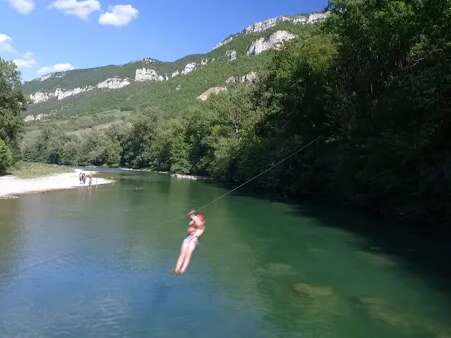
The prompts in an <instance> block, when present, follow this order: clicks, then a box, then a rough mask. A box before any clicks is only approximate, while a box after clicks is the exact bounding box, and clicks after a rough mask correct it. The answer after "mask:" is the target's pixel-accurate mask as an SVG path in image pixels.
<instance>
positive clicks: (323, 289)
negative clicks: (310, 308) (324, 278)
mask: <svg viewBox="0 0 451 338" xmlns="http://www.w3.org/2000/svg"><path fill="white" fill-rule="evenodd" d="M293 289H294V291H296V293H298V294H300V295H302V296H305V297H311V298H317V297H329V296H333V295H334V290H333V289H332V288H330V287H327V286H319V285H312V284H307V283H296V284H294V285H293Z"/></svg>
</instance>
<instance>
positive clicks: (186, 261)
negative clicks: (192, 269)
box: [180, 244, 195, 274]
mask: <svg viewBox="0 0 451 338" xmlns="http://www.w3.org/2000/svg"><path fill="white" fill-rule="evenodd" d="M194 249H195V246H194V245H193V244H191V245H190V246H189V247H188V250H187V252H186V253H185V257H184V260H183V263H182V267H181V269H180V273H181V274H184V273H185V271H186V269H187V268H188V266H189V263H190V262H191V256H192V255H193V252H194Z"/></svg>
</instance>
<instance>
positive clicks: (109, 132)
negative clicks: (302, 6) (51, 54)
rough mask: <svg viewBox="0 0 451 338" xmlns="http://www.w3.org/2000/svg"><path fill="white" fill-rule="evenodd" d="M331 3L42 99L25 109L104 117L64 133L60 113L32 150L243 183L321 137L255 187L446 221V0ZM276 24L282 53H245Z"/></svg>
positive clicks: (449, 79)
mask: <svg viewBox="0 0 451 338" xmlns="http://www.w3.org/2000/svg"><path fill="white" fill-rule="evenodd" d="M328 10H329V12H330V15H329V16H328V18H327V19H326V20H325V21H324V22H322V23H319V24H314V25H296V24H293V23H291V22H279V23H278V24H277V26H276V27H271V28H270V29H268V30H265V31H264V32H259V33H250V34H241V35H239V37H234V38H233V39H232V40H231V41H230V42H229V43H228V44H226V45H224V46H221V47H219V48H218V49H215V50H214V51H213V52H212V53H211V54H208V58H209V59H210V58H211V59H213V58H214V59H215V61H214V62H212V63H207V64H206V65H205V66H204V67H199V69H197V71H195V72H192V74H190V75H189V76H177V77H175V78H174V79H170V80H168V81H159V82H144V83H133V84H130V85H128V86H126V87H124V88H123V89H120V90H111V91H99V90H97V89H95V90H92V91H89V92H87V93H85V94H82V95H77V96H73V97H70V98H67V99H66V100H67V101H66V100H61V101H57V100H54V99H52V100H48V101H46V102H45V103H43V104H41V105H36V106H33V107H31V109H30V112H41V113H44V112H45V113H47V114H55V121H58V118H60V116H66V118H67V117H69V118H70V119H73V120H77V121H79V120H78V119H79V118H80V116H83V114H90V115H89V116H90V119H94V118H97V119H99V121H98V122H101V123H98V124H99V125H102V123H103V127H102V128H98V129H96V130H91V131H87V132H81V133H80V132H76V131H75V130H72V131H73V132H72V133H68V129H66V127H69V126H70V123H67V122H64V121H60V125H61V126H62V127H61V128H56V127H55V126H56V125H57V124H55V123H53V124H52V123H44V122H42V121H39V122H34V123H35V126H38V127H39V129H40V131H39V132H38V133H36V129H35V133H36V134H35V138H29V139H28V141H27V142H25V144H24V147H23V156H24V157H25V158H26V159H29V160H39V161H46V162H51V163H63V164H95V165H109V166H127V167H131V168H151V169H154V170H164V171H171V172H181V173H192V174H207V175H211V176H214V177H217V178H219V179H222V180H224V181H227V182H230V183H239V182H243V181H244V180H246V179H248V178H250V177H252V176H253V175H255V174H257V173H259V172H261V171H262V170H264V169H266V168H267V167H269V166H271V165H272V164H273V163H275V162H277V161H278V160H280V159H282V158H284V157H285V156H287V155H288V154H290V153H292V152H293V151H295V150H297V149H299V147H301V146H302V145H303V144H306V143H307V142H309V141H311V140H313V139H315V138H317V137H320V139H319V140H318V142H316V143H315V144H314V145H313V146H312V147H310V148H308V149H306V150H305V152H303V153H302V154H300V155H299V156H297V157H295V158H293V159H292V160H290V161H289V162H287V163H286V164H284V165H283V166H280V167H278V168H276V169H274V170H273V171H271V172H270V173H269V174H267V175H265V176H263V177H261V178H260V179H258V180H257V181H255V182H254V185H253V187H254V188H255V189H257V190H261V191H270V192H272V193H275V194H277V195H278V196H294V197H305V196H310V197H326V198H329V199H334V200H337V201H342V202H346V203H351V204H357V205H361V206H364V207H366V208H369V209H371V210H373V211H376V212H379V213H386V214H391V215H393V214H396V215H398V216H401V217H404V218H406V219H414V220H422V221H429V222H434V223H439V224H445V223H448V224H449V222H450V221H451V212H450V210H451V126H450V103H451V60H450V57H451V29H450V22H451V1H450V0H424V1H407V0H398V1H395V0H385V1H378V0H365V1H351V0H334V1H332V2H331V4H330V8H329V9H328ZM281 27H283V30H286V31H289V32H291V33H293V34H294V33H295V34H296V38H295V39H291V40H290V41H285V42H284V44H283V45H284V48H282V50H280V51H278V52H276V51H270V52H265V53H261V54H259V55H256V56H253V55H247V52H248V51H249V48H250V47H251V45H252V43H253V42H254V41H255V40H256V39H258V38H260V37H262V35H264V37H266V38H267V37H268V36H270V35H271V34H273V33H275V32H276V31H279V30H281V29H282V28H281ZM293 27H294V28H293ZM290 29H291V30H290ZM228 50H236V51H237V55H238V57H237V60H235V61H231V59H230V55H226V51H228ZM199 58H205V55H204V56H199ZM198 62H199V63H201V61H198ZM183 63H184V62H183ZM161 66H162V67H163V66H166V65H165V64H161ZM124 67H126V66H124ZM176 68H177V67H176ZM174 69H175V68H174ZM171 70H173V69H171ZM167 71H169V69H168V70H167ZM251 71H256V72H258V78H259V80H258V81H257V82H255V81H240V80H239V79H238V80H237V79H236V78H233V79H231V80H229V81H228V83H227V90H225V91H222V92H221V93H220V94H218V95H212V96H210V98H209V99H208V100H206V101H205V102H202V101H200V100H197V99H196V97H197V96H198V95H200V94H201V93H202V92H203V91H205V90H206V89H208V88H210V87H213V86H225V82H226V80H228V79H230V77H231V76H234V77H235V76H238V77H240V76H243V75H245V74H246V73H248V72H251ZM160 72H161V71H160ZM75 74H77V73H75ZM67 76H69V75H67ZM129 76H130V75H129ZM99 79H100V78H97V79H95V80H93V81H94V82H95V81H98V80H99ZM94 82H92V83H94ZM86 84H87V85H88V83H86ZM74 85H75V84H74ZM77 85H80V83H77ZM27 86H28V87H27ZM27 86H25V88H26V90H27V91H29V90H30V89H29V88H31V84H29V85H27ZM48 88H50V87H48ZM52 89H53V88H52ZM28 93H30V92H28ZM82 98H83V99H82ZM121 112H122V113H123V115H122V116H121V115H120V114H121ZM65 114H67V115H65ZM102 114H112V115H111V116H115V118H114V119H115V120H117V118H118V117H119V118H122V120H121V121H123V123H120V124H112V125H111V124H110V125H109V124H108V123H109V122H112V121H113V119H104V120H102ZM108 116H110V115H108ZM69 121H70V120H69ZM64 123H67V124H66V125H65V124H64ZM29 130H30V129H29Z"/></svg>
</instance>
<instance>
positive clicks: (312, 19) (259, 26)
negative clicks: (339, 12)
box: [244, 12, 329, 34]
mask: <svg viewBox="0 0 451 338" xmlns="http://www.w3.org/2000/svg"><path fill="white" fill-rule="evenodd" d="M328 14H329V13H328V12H325V13H311V14H307V15H297V16H279V17H276V18H271V19H268V20H264V21H260V22H256V23H254V24H253V25H251V26H249V27H246V29H245V30H244V32H245V33H247V34H249V33H261V32H264V31H266V30H268V29H270V28H273V27H274V26H276V25H277V24H278V23H280V22H287V21H288V22H292V23H295V24H312V23H317V22H320V21H322V20H324V19H326V18H327V16H328Z"/></svg>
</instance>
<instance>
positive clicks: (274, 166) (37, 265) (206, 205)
mask: <svg viewBox="0 0 451 338" xmlns="http://www.w3.org/2000/svg"><path fill="white" fill-rule="evenodd" d="M320 138H321V136H318V137H316V138H315V139H313V140H312V141H310V142H309V143H307V144H305V145H303V146H301V147H300V148H298V149H297V150H295V151H293V152H292V153H291V154H290V155H288V156H286V157H284V158H283V159H281V160H280V161H278V162H276V163H274V164H273V165H271V166H270V167H268V168H266V169H265V170H263V171H262V172H260V173H259V174H257V175H255V176H253V177H251V178H250V179H248V180H247V181H245V182H243V183H241V184H240V185H238V186H236V187H235V188H233V189H231V190H229V191H226V192H225V193H223V194H222V195H220V196H218V197H216V198H215V199H213V200H211V201H210V202H208V203H206V204H204V205H202V206H200V207H199V208H197V209H196V210H197V211H201V210H204V209H206V208H208V207H209V206H211V205H212V204H214V203H216V202H218V201H220V200H221V199H223V198H225V197H227V196H228V195H230V194H232V193H233V192H235V191H237V190H238V189H241V188H242V187H244V186H245V185H247V184H249V183H251V182H253V181H255V180H256V179H257V178H259V177H261V176H263V175H264V174H266V173H268V172H270V171H271V170H273V169H274V168H276V167H278V166H280V165H281V164H283V163H285V162H286V161H288V160H289V159H291V158H293V157H294V156H296V155H297V154H299V153H300V152H302V151H303V150H305V149H307V148H309V147H310V146H312V145H313V144H314V143H316V142H317V141H318V140H319V139H320ZM181 218H182V217H177V218H174V219H171V220H168V221H166V222H163V223H169V222H173V221H176V220H179V219H181ZM183 218H184V217H183ZM100 237H101V235H99V236H97V237H96V236H94V237H92V238H90V240H93V239H97V238H100ZM77 252H78V249H75V250H71V251H69V252H66V253H65V254H61V255H57V256H54V257H52V258H50V259H46V260H42V261H40V262H36V263H35V264H30V265H28V266H25V267H23V268H19V269H17V270H15V271H10V272H6V273H0V278H4V277H7V276H14V275H16V274H20V273H24V272H26V271H29V270H32V269H34V268H36V267H39V266H43V265H47V264H51V263H53V262H55V261H58V260H60V259H63V258H64V257H66V258H67V257H70V256H72V255H74V254H76V253H77Z"/></svg>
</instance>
